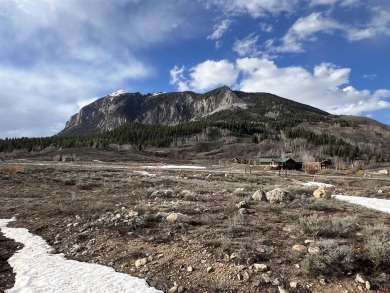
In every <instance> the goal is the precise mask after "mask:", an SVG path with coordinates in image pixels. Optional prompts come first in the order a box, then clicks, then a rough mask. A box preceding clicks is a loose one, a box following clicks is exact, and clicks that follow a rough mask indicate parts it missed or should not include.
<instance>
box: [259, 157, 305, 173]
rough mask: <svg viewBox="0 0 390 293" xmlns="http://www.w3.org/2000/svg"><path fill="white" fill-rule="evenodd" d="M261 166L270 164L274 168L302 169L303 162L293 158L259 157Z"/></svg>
mask: <svg viewBox="0 0 390 293" xmlns="http://www.w3.org/2000/svg"><path fill="white" fill-rule="evenodd" d="M259 165H260V166H270V167H271V168H273V169H287V170H301V169H302V162H301V161H300V160H293V159H291V158H288V157H287V158H271V157H262V158H259Z"/></svg>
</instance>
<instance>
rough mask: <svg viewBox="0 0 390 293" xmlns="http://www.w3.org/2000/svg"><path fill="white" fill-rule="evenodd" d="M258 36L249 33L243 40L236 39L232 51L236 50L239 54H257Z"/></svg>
mask: <svg viewBox="0 0 390 293" xmlns="http://www.w3.org/2000/svg"><path fill="white" fill-rule="evenodd" d="M258 40H259V36H256V35H254V34H250V35H249V36H246V37H245V38H244V39H243V40H236V41H235V42H234V44H233V51H235V52H237V54H238V55H239V56H241V57H242V56H256V55H259V51H258V49H257V41H258Z"/></svg>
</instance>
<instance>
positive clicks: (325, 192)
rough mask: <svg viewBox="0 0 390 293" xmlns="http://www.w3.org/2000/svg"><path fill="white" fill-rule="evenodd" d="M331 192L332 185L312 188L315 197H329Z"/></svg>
mask: <svg viewBox="0 0 390 293" xmlns="http://www.w3.org/2000/svg"><path fill="white" fill-rule="evenodd" d="M332 193H333V188H332V187H325V186H320V187H318V188H317V189H316V190H314V192H313V195H314V197H315V198H331V197H332Z"/></svg>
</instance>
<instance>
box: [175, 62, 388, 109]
mask: <svg viewBox="0 0 390 293" xmlns="http://www.w3.org/2000/svg"><path fill="white" fill-rule="evenodd" d="M350 72H351V69H350V68H339V67H337V66H336V65H334V64H330V63H321V64H319V65H317V66H315V67H314V68H313V71H312V72H311V71H309V70H307V69H305V68H303V67H301V66H288V67H278V66H277V65H276V64H275V62H274V61H272V60H269V59H267V58H255V57H253V58H239V59H237V60H236V61H235V62H234V63H233V62H228V61H226V60H222V61H211V60H207V61H206V62H203V63H200V64H199V65H197V66H195V67H193V68H192V69H191V70H190V74H189V77H188V78H186V77H184V75H182V79H181V82H184V83H185V84H187V85H188V86H189V88H190V89H191V90H194V91H201V92H203V91H206V90H210V89H213V88H215V87H217V86H220V85H228V86H234V87H235V88H237V89H238V90H242V91H246V92H269V93H273V94H276V95H279V96H281V97H284V98H288V99H291V100H294V101H297V102H300V103H304V104H308V105H312V106H314V107H317V108H320V109H323V110H325V111H329V112H331V113H334V114H350V115H358V114H362V113H363V112H364V113H367V112H371V111H375V110H379V109H385V108H390V102H388V101H387V100H388V99H390V90H387V89H380V90H376V91H373V92H372V91H369V90H357V89H356V88H354V87H353V86H352V85H349V75H350ZM182 73H184V72H182ZM176 84H177V85H178V86H180V84H178V83H176Z"/></svg>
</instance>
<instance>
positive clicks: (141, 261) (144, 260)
mask: <svg viewBox="0 0 390 293" xmlns="http://www.w3.org/2000/svg"><path fill="white" fill-rule="evenodd" d="M147 262H148V259H147V258H146V257H144V258H139V259H137V260H136V261H135V263H134V265H135V267H136V268H139V267H140V266H144V265H146V264H147Z"/></svg>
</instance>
